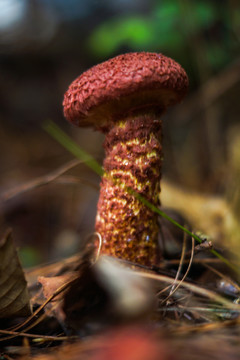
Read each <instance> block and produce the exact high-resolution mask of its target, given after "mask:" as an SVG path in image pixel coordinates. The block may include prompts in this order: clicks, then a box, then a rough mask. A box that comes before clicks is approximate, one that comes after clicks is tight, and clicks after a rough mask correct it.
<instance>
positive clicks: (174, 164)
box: [0, 0, 240, 266]
mask: <svg viewBox="0 0 240 360" xmlns="http://www.w3.org/2000/svg"><path fill="white" fill-rule="evenodd" d="M131 51H151V52H162V53H164V54H165V55H167V56H170V57H172V58H173V59H175V60H176V61H178V62H179V63H180V64H181V65H182V66H183V67H184V69H185V70H186V72H187V73H188V76H189V80H190V90H189V94H188V96H187V97H186V99H185V100H184V102H183V103H182V104H180V105H177V106H175V107H174V108H172V109H170V110H169V111H168V112H167V114H166V115H164V118H163V120H164V121H163V123H164V153H165V156H164V170H163V179H164V183H163V185H162V192H163V198H165V197H164V192H165V190H164V184H165V182H166V184H169V183H171V186H174V188H173V189H170V190H169V191H170V192H172V191H175V190H176V191H178V189H185V190H184V191H186V193H187V195H189V194H193V197H190V198H189V197H187V196H186V197H184V196H183V197H182V198H181V203H184V206H185V211H186V212H191V205H194V206H195V207H197V208H198V210H197V211H198V212H199V216H201V215H202V216H205V215H206V213H205V211H204V210H203V207H202V202H204V204H205V203H206V201H208V199H210V200H209V201H210V203H211V199H216V198H217V199H220V200H221V201H222V202H223V203H224V205H223V208H224V209H223V213H221V209H220V205H219V203H218V205H217V215H216V214H215V213H214V214H215V215H214V216H215V218H214V219H215V225H216V224H219V226H220V227H221V221H223V222H225V220H226V217H225V215H227V214H226V211H227V212H229V211H230V212H231V214H234V217H235V219H237V221H236V224H238V223H239V221H238V219H239V209H240V194H239V180H240V122H239V113H240V101H239V93H240V92H239V90H240V3H239V1H238V0H206V1H201V0H199V1H197V0H147V1H146V0H114V1H112V0H80V1H79V0H51V1H50V0H0V153H1V161H0V174H1V176H0V194H2V201H1V205H0V211H1V212H0V225H1V232H3V231H4V230H5V229H6V227H11V228H12V229H13V235H14V239H15V241H16V243H17V245H18V246H19V249H20V253H21V256H22V259H23V262H24V265H27V266H30V265H32V264H36V263H39V262H42V261H49V260H53V259H57V258H61V257H63V256H68V255H70V254H72V253H74V252H75V251H77V250H79V248H80V247H81V243H82V242H83V241H84V239H86V238H87V237H88V235H89V234H90V233H91V232H93V231H94V220H95V213H96V204H97V199H98V186H99V181H100V179H99V177H98V176H97V175H96V174H94V173H92V171H90V170H89V169H87V168H86V166H84V165H81V164H80V165H78V166H75V167H74V168H73V169H71V170H69V171H68V172H67V173H65V174H64V175H65V176H63V177H62V178H58V181H52V182H50V184H48V185H45V186H42V187H37V186H36V188H35V187H34V186H33V189H32V190H31V191H27V192H25V193H22V194H18V195H16V196H9V193H8V191H9V190H11V189H13V188H15V187H16V186H20V188H21V186H24V185H25V184H26V183H28V182H29V181H33V180H34V179H36V178H39V177H44V176H46V175H47V174H49V173H52V172H53V171H55V170H56V169H58V168H59V167H61V166H64V164H67V163H68V162H69V161H70V160H72V159H73V156H72V155H71V154H69V153H68V152H67V151H66V150H65V149H64V148H63V147H62V146H61V145H59V144H58V143H57V142H56V141H55V140H54V139H52V138H51V137H50V136H49V135H48V134H47V133H46V132H45V131H44V130H43V129H42V124H43V123H44V122H45V121H46V120H47V119H51V120H52V121H54V122H56V123H57V124H58V125H59V126H60V127H61V128H62V129H63V130H64V131H66V132H67V133H68V134H69V135H70V136H71V137H72V138H73V139H74V140H75V141H76V142H77V143H79V145H80V146H81V147H82V148H83V149H85V150H86V151H88V152H90V153H91V154H92V155H93V156H94V157H95V158H96V159H97V160H98V161H99V162H102V159H103V156H104V153H103V150H102V142H103V136H102V134H99V133H97V132H94V131H92V130H89V129H84V130H83V129H77V128H74V127H73V126H72V125H70V124H68V123H67V122H66V120H64V117H63V113H62V99H63V94H64V92H65V91H66V90H67V87H68V85H69V84H70V83H71V82H72V81H73V80H74V79H75V78H76V77H77V76H78V75H80V74H81V73H82V72H83V71H84V70H86V69H88V68H89V67H91V66H92V65H95V64H97V63H99V62H102V61H104V60H106V59H108V58H109V57H113V56H116V55H118V54H121V53H124V52H131ZM45 180H46V179H45ZM166 189H167V185H166ZM177 196H178V195H177V194H176V197H177ZM184 199H185V200H184ZM199 199H202V200H200V205H199V207H198V202H197V201H198V200H199ZM206 199H207V200H206ZM175 202H176V199H175ZM166 203H167V205H171V204H169V203H168V201H167V200H166ZM225 206H226V207H225ZM186 209H187V210H186ZM226 209H227V210H226ZM218 210H219V213H220V215H219V214H218ZM206 216H208V215H206ZM203 222H204V221H203ZM236 224H235V225H236ZM210 226H211V225H210ZM236 226H237V225H236ZM237 233H238V236H239V232H237ZM221 236H222V235H221ZM227 237H228V236H227V235H226V239H225V240H226V241H228V238H227ZM236 238H237V237H236ZM236 241H237V240H236Z"/></svg>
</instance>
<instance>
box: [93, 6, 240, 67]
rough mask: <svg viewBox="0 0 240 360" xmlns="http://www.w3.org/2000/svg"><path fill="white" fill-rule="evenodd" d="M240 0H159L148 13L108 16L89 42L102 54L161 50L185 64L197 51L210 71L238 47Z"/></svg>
mask: <svg viewBox="0 0 240 360" xmlns="http://www.w3.org/2000/svg"><path fill="white" fill-rule="evenodd" d="M239 20H240V3H238V2H234V1H216V0H215V1H195V0H194V1H192V0H158V1H156V2H155V5H154V7H153V9H152V10H151V11H150V12H149V13H148V14H145V15H143V14H134V15H132V16H127V17H126V16H125V17H118V18H114V19H113V18H110V19H109V20H107V21H105V22H104V23H101V24H100V25H99V26H98V27H96V28H95V29H94V31H93V33H92V34H91V36H90V38H89V39H88V40H89V43H88V45H89V47H90V49H91V51H92V52H93V54H94V55H95V56H97V57H99V58H106V57H110V56H114V55H115V54H117V53H119V52H121V51H122V49H124V51H125V50H126V51H160V52H164V53H165V54H168V55H169V56H173V57H175V58H176V59H177V60H179V61H181V62H182V63H183V65H185V66H187V65H188V63H191V61H193V60H194V59H195V60H196V57H198V58H199V59H198V60H197V61H199V62H200V61H203V63H204V65H205V66H207V67H208V68H209V69H210V71H214V70H217V69H219V68H221V67H222V66H223V65H225V64H226V63H228V62H229V61H231V59H232V58H233V57H234V56H235V54H236V52H238V51H239V42H240V36H239V31H240V29H239V23H240V22H239Z"/></svg>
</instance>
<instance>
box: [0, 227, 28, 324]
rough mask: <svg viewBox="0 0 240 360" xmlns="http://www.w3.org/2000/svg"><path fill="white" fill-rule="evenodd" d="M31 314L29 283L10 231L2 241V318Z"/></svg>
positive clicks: (0, 268)
mask: <svg viewBox="0 0 240 360" xmlns="http://www.w3.org/2000/svg"><path fill="white" fill-rule="evenodd" d="M30 314H31V310H30V302H29V294H28V290H27V282H26V280H25V276H24V272H23V269H22V266H21V264H20V261H19V258H18V254H17V251H16V248H15V245H14V242H13V238H12V234H11V232H10V231H8V232H7V234H6V235H5V236H4V237H3V238H2V239H1V240H0V318H5V319H6V318H10V317H11V318H12V317H16V316H28V315H30Z"/></svg>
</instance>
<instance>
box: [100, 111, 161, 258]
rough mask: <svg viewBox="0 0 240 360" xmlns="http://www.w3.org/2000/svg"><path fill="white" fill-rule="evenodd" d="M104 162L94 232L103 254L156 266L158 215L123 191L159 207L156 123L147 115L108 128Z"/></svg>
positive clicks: (158, 162) (157, 256)
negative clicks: (97, 233)
mask: <svg viewBox="0 0 240 360" xmlns="http://www.w3.org/2000/svg"><path fill="white" fill-rule="evenodd" d="M104 147H105V151H106V158H105V161H104V170H105V175H104V176H103V178H102V182H101V190H100V197H99V202H98V212H97V218H96V231H98V232H99V233H100V234H101V236H102V239H103V244H102V253H105V254H109V255H112V256H116V257H119V258H123V259H126V260H130V261H133V262H137V263H140V264H143V265H157V264H158V262H159V259H160V255H161V252H160V249H159V245H158V232H159V229H158V222H157V217H158V215H157V214H156V213H154V212H152V211H151V210H150V209H149V208H148V207H146V205H145V204H143V202H141V201H140V200H138V199H137V198H136V196H134V194H132V193H131V192H129V191H127V188H131V189H133V190H134V191H136V192H138V193H139V194H141V195H142V196H144V197H145V198H146V199H147V200H148V201H149V202H151V203H152V204H153V205H155V206H158V205H159V192H160V178H161V162H162V146H161V121H159V120H156V117H154V116H152V115H140V116H138V117H134V118H127V119H125V120H124V121H119V122H117V123H115V124H113V125H112V127H111V128H110V130H109V131H108V132H107V133H106V139H105V143H104Z"/></svg>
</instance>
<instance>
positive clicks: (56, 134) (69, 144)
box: [43, 120, 240, 273]
mask: <svg viewBox="0 0 240 360" xmlns="http://www.w3.org/2000/svg"><path fill="white" fill-rule="evenodd" d="M43 129H44V130H45V131H46V132H47V133H49V134H50V135H51V136H52V137H53V138H54V139H55V140H57V141H58V142H59V143H60V144H61V145H62V146H63V147H65V149H67V150H68V151H69V152H70V153H72V154H73V155H74V156H76V157H77V158H78V159H80V160H82V161H83V162H84V163H85V164H86V165H87V166H89V167H90V168H91V169H92V170H93V171H95V172H96V173H97V174H98V175H100V176H102V175H103V174H104V171H103V168H102V166H101V165H99V163H98V162H97V161H96V160H95V159H94V158H93V157H92V156H91V155H89V154H88V153H87V152H86V151H84V150H83V149H81V148H80V146H79V145H77V144H76V143H75V142H74V141H73V140H72V139H71V138H70V137H69V136H68V135H67V134H66V133H65V132H64V131H63V130H62V129H60V128H59V127H58V126H57V125H56V124H55V123H54V122H52V121H50V120H49V121H47V122H46V123H45V124H44V125H43ZM126 190H127V191H128V192H129V193H131V194H133V195H134V196H135V197H136V198H137V199H138V200H139V201H141V202H142V203H143V204H145V205H146V206H147V207H148V208H149V209H151V210H152V211H153V212H155V213H157V214H158V215H160V216H162V217H163V218H164V219H166V220H168V221H169V222H171V223H172V224H173V225H175V226H176V227H178V228H179V229H181V230H182V231H183V232H185V233H187V234H188V235H189V236H191V237H193V238H194V239H195V240H196V241H197V242H199V243H201V242H202V239H201V238H200V237H199V236H197V235H196V234H194V233H192V232H191V231H189V230H188V229H186V228H185V227H184V226H182V225H181V224H179V223H178V222H177V221H175V220H173V219H172V218H171V217H170V216H168V215H167V214H165V213H164V212H163V211H162V210H160V209H159V208H158V207H156V206H155V205H153V204H152V203H150V202H149V201H148V200H147V199H146V198H145V197H144V196H142V195H140V194H139V193H137V192H136V191H134V190H133V189H131V188H129V187H127V188H126ZM210 251H211V253H212V254H213V255H215V256H216V257H217V258H218V259H220V260H221V261H222V262H223V263H225V264H226V265H227V266H228V267H229V268H231V269H232V270H234V271H235V272H237V273H239V272H240V269H239V268H238V267H237V266H235V265H234V264H232V263H231V262H230V261H229V260H228V259H226V258H225V257H224V256H222V255H221V254H220V253H219V252H218V251H216V250H215V249H211V250H210Z"/></svg>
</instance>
